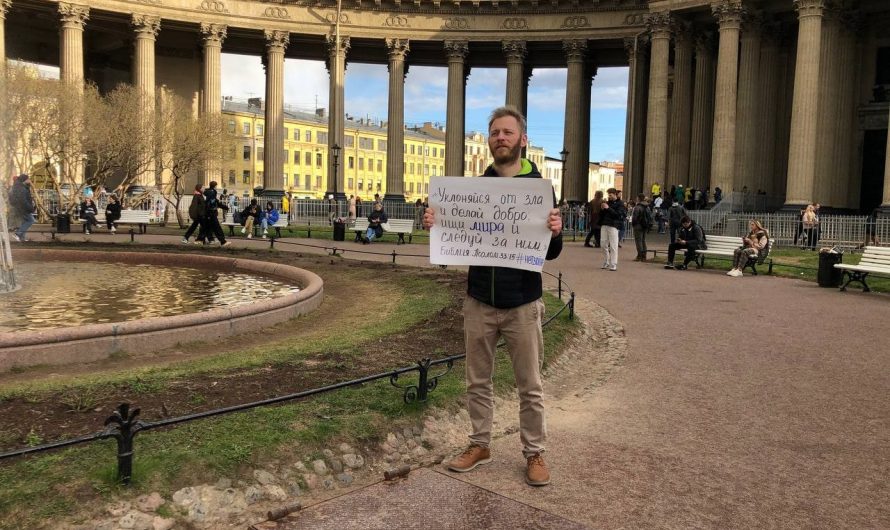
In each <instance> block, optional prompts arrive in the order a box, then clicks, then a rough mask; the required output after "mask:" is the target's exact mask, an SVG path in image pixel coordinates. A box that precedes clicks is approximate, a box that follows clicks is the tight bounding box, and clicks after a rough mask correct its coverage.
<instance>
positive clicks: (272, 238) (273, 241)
mask: <svg viewBox="0 0 890 530" xmlns="http://www.w3.org/2000/svg"><path fill="white" fill-rule="evenodd" d="M269 248H275V236H272V237H270V238H269Z"/></svg>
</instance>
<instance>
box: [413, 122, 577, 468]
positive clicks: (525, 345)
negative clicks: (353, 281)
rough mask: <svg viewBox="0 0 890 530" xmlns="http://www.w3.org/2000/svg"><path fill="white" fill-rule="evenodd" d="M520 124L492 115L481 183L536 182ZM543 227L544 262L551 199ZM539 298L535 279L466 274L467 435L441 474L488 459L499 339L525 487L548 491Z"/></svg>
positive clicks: (473, 270)
mask: <svg viewBox="0 0 890 530" xmlns="http://www.w3.org/2000/svg"><path fill="white" fill-rule="evenodd" d="M525 124H526V122H525V117H523V116H522V114H521V113H519V112H518V111H517V110H516V109H515V108H513V107H501V108H499V109H496V110H495V111H494V112H493V113H492V115H491V118H490V119H489V123H488V133H489V136H488V147H489V149H490V151H491V154H492V156H493V157H494V164H492V165H491V166H489V168H488V169H486V171H485V174H484V177H485V178H502V179H509V178H541V174H540V173H539V172H538V168H537V167H535V165H534V163H532V162H530V161H528V160H526V159H523V158H521V156H520V155H521V153H522V148H523V147H525V146H526V145H527V144H528V136H527V134H526V125H525ZM435 222H436V219H435V212H434V211H433V210H432V209H430V208H428V209H427V210H426V212H425V213H424V217H423V224H424V228H427V229H429V228H430V227H431V226H433V225H434V224H435ZM547 226H548V228H549V229H550V233H551V239H550V245H549V246H548V247H547V254H546V259H548V260H549V259H555V258H556V257H557V256H559V254H560V252H561V251H562V218H561V217H560V216H559V209H558V208H556V197H555V196H554V197H553V208H552V209H551V210H550V213H549V216H548V218H547ZM541 292H542V288H541V274H540V273H538V272H533V271H527V270H521V269H514V268H510V267H482V266H470V270H469V274H468V276H467V297H466V301H465V303H464V337H465V340H466V362H465V368H466V370H465V373H466V381H467V408H468V410H469V415H470V423H471V426H472V433H471V434H470V445H469V447H468V448H467V449H466V450H465V451H464V452H463V453H462V454H461V455H459V456H458V457H456V458H454V459H453V460H451V461H450V462H449V463H448V469H450V470H452V471H457V472H466V471H471V470H472V469H474V468H476V466H478V465H480V464H484V463H486V462H488V461H489V460H490V459H491V452H490V450H489V448H488V444H489V442H490V440H491V422H492V417H493V413H494V391H493V384H492V372H493V368H494V359H495V357H494V355H495V350H496V346H497V341H498V337H500V336H503V337H504V338H505V339H506V341H507V349H508V351H509V355H510V361H511V363H512V364H513V372H514V374H515V375H516V387H517V391H518V394H519V400H520V405H519V431H520V439H521V440H522V453H523V456H524V457H525V458H526V464H527V467H526V475H525V481H526V483H528V484H530V485H533V486H543V485H546V484H549V483H550V472H549V470H548V469H547V465H546V464H545V463H544V458H543V456H542V455H541V453H542V452H543V450H544V446H543V444H544V440H545V438H546V429H545V424H544V403H543V399H542V395H543V385H542V383H541V367H540V362H541V353H542V350H543V338H542V337H543V335H542V333H541V319H542V317H543V314H544V304H543V302H542V301H541Z"/></svg>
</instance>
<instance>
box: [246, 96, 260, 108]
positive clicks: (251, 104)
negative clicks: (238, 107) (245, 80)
mask: <svg viewBox="0 0 890 530" xmlns="http://www.w3.org/2000/svg"><path fill="white" fill-rule="evenodd" d="M247 108H248V109H250V108H256V109H260V110H262V109H263V98H250V99H248V100H247Z"/></svg>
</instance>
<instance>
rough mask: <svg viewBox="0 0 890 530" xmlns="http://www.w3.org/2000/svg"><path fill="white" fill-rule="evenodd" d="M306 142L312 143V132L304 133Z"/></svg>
mask: <svg viewBox="0 0 890 530" xmlns="http://www.w3.org/2000/svg"><path fill="white" fill-rule="evenodd" d="M306 141H307V142H311V141H312V131H306Z"/></svg>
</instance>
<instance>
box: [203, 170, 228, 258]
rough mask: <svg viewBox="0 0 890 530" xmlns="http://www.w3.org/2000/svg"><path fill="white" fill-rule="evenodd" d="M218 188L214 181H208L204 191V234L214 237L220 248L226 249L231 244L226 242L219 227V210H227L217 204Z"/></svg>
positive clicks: (222, 205) (220, 204)
mask: <svg viewBox="0 0 890 530" xmlns="http://www.w3.org/2000/svg"><path fill="white" fill-rule="evenodd" d="M217 186H218V184H217V182H216V181H215V180H211V181H210V186H208V187H207V189H206V190H204V201H205V205H206V208H205V213H204V223H205V226H206V230H205V232H204V236H205V237H210V235H211V234H212V235H214V236H216V239H218V240H219V244H220V245H221V246H224V247H227V246H229V245H231V244H232V243H231V242H229V241H226V235H225V234H224V233H223V229H222V227H221V226H220V225H219V209H220V208H222V209H223V210H225V209H228V206H226V205H225V204H223V203H220V202H219V198H218V197H217V192H216V187H217Z"/></svg>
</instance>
